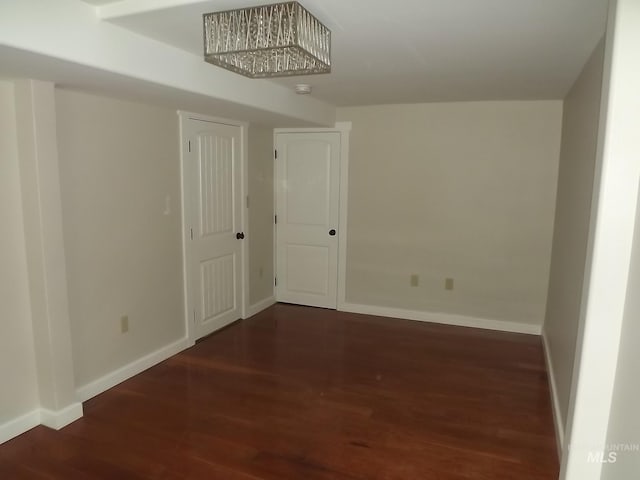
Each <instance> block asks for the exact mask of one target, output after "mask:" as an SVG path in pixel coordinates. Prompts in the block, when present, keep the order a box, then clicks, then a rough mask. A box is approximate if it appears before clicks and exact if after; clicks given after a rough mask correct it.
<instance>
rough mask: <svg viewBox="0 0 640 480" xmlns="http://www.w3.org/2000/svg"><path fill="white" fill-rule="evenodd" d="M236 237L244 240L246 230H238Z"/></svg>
mask: <svg viewBox="0 0 640 480" xmlns="http://www.w3.org/2000/svg"><path fill="white" fill-rule="evenodd" d="M236 238H237V239H238V240H242V239H244V232H238V233H236Z"/></svg>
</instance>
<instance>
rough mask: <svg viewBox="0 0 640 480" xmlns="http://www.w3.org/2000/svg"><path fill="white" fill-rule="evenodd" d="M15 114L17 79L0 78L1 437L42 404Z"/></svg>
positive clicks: (0, 438)
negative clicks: (11, 424)
mask: <svg viewBox="0 0 640 480" xmlns="http://www.w3.org/2000/svg"><path fill="white" fill-rule="evenodd" d="M15 116H16V112H15V103H14V88H13V84H12V83H11V82H7V81H0V159H1V161H0V225H2V235H0V265H2V268H0V383H1V384H2V393H1V394H0V442H1V441H3V438H2V435H3V433H4V430H3V428H2V427H3V425H4V424H6V423H7V422H10V421H12V420H15V419H16V418H17V417H20V416H22V415H25V414H27V413H30V412H31V411H33V410H35V409H36V408H38V407H39V400H38V387H37V375H36V365H35V351H34V345H33V330H32V324H31V310H30V306H29V288H28V278H27V259H26V253H25V242H24V225H23V216H22V200H21V192H20V172H19V161H18V150H17V139H16V119H15Z"/></svg>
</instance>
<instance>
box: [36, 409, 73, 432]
mask: <svg viewBox="0 0 640 480" xmlns="http://www.w3.org/2000/svg"><path fill="white" fill-rule="evenodd" d="M82 413H83V412H82V403H80V402H77V403H74V404H72V405H69V406H68V407H66V408H63V409H62V410H58V411H53V410H47V409H46V408H41V409H40V423H41V424H42V425H44V426H45V427H49V428H53V429H54V430H60V429H61V428H62V427H66V426H67V425H69V424H70V423H73V422H75V421H76V420H78V419H79V418H82Z"/></svg>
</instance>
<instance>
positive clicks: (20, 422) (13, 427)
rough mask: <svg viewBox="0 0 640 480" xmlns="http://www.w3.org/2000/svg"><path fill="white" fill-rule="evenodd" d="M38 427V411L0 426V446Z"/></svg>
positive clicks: (37, 409)
mask: <svg viewBox="0 0 640 480" xmlns="http://www.w3.org/2000/svg"><path fill="white" fill-rule="evenodd" d="M38 425H40V409H39V408H36V409H35V410H33V411H31V412H29V413H25V414H24V415H22V416H20V417H18V418H14V419H13V420H9V421H8V422H6V423H3V424H2V425H0V444H2V443H4V442H7V441H9V440H11V439H12V438H14V437H17V436H18V435H22V434H23V433H24V432H27V431H29V430H31V429H32V428H34V427H37V426H38Z"/></svg>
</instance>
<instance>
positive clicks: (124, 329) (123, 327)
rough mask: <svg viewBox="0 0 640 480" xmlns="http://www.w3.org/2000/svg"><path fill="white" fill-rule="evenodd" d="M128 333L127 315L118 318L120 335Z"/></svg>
mask: <svg viewBox="0 0 640 480" xmlns="http://www.w3.org/2000/svg"><path fill="white" fill-rule="evenodd" d="M128 331H129V315H123V316H122V317H120V333H127V332H128Z"/></svg>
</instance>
